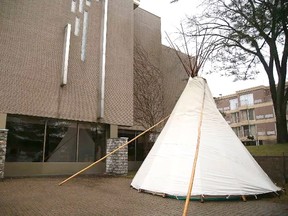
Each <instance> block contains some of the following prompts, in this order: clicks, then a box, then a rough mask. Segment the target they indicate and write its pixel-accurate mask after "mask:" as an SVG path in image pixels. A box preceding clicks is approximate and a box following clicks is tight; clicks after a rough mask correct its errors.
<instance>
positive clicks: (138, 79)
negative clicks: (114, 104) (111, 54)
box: [134, 40, 164, 154]
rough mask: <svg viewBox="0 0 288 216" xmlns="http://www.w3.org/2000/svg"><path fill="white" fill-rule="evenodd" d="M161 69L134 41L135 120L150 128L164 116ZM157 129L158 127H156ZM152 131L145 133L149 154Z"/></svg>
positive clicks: (145, 147)
mask: <svg viewBox="0 0 288 216" xmlns="http://www.w3.org/2000/svg"><path fill="white" fill-rule="evenodd" d="M161 80H162V79H161V71H160V70H159V68H158V67H156V66H155V65H154V64H153V63H152V61H151V60H150V59H149V55H148V53H147V52H146V50H145V49H144V48H143V46H142V45H141V44H140V43H139V42H138V41H137V40H135V42H134V120H135V122H136V123H137V124H139V125H141V126H143V127H144V128H149V127H151V126H153V125H154V124H156V123H157V122H159V121H160V120H161V119H162V118H163V114H164V107H163V106H164V104H163V92H162V81H161ZM156 130H157V129H156ZM151 133H155V130H154V131H151V132H149V133H147V134H145V137H144V139H145V146H144V151H145V154H147V153H148V152H149V151H150V149H151V147H152V145H153V140H151V139H150V138H151Z"/></svg>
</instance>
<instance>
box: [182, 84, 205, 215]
mask: <svg viewBox="0 0 288 216" xmlns="http://www.w3.org/2000/svg"><path fill="white" fill-rule="evenodd" d="M205 87H206V83H205V86H204V94H203V101H202V107H201V113H200V118H199V123H198V137H197V144H196V151H195V155H194V161H193V167H192V173H191V178H190V182H189V188H188V192H187V196H186V201H185V206H184V210H183V214H182V216H186V215H187V212H188V207H189V203H190V197H191V193H192V188H193V183H194V177H195V171H196V165H197V160H198V153H199V146H200V138H201V126H202V119H203V109H204V100H205Z"/></svg>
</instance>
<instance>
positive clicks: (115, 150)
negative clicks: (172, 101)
mask: <svg viewBox="0 0 288 216" xmlns="http://www.w3.org/2000/svg"><path fill="white" fill-rule="evenodd" d="M169 116H170V115H168V116H166V117H165V118H163V119H162V120H161V121H159V122H158V123H156V124H155V125H153V126H152V127H150V128H148V129H147V130H145V131H144V132H142V133H141V134H139V135H138V136H136V137H134V138H133V139H131V140H130V141H129V142H126V143H124V144H123V145H122V146H119V147H118V148H116V149H114V150H113V151H112V152H110V153H108V154H107V155H105V156H104V157H102V158H100V159H99V160H97V161H95V162H94V163H92V164H90V165H89V166H87V167H85V168H84V169H82V170H80V171H79V172H77V173H75V174H74V175H72V176H70V177H69V178H67V179H65V180H64V181H62V182H60V183H59V184H58V185H59V186H61V185H62V184H64V183H65V182H67V181H69V180H70V179H72V178H74V177H75V176H77V175H79V174H80V173H82V172H84V171H86V170H88V169H89V168H91V167H92V166H94V165H96V164H97V163H99V162H100V161H102V160H104V159H105V158H107V157H109V156H110V155H112V154H114V153H115V152H117V151H118V150H120V149H121V148H123V147H124V146H126V145H128V144H130V143H131V142H133V141H134V140H136V139H138V138H139V137H140V136H142V135H143V134H145V133H147V132H148V131H150V130H151V129H153V128H155V127H156V126H158V125H159V124H160V123H162V122H163V121H165V120H166V119H167V118H169Z"/></svg>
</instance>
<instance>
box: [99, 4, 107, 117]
mask: <svg viewBox="0 0 288 216" xmlns="http://www.w3.org/2000/svg"><path fill="white" fill-rule="evenodd" d="M103 10H104V13H103V17H102V28H101V29H102V34H101V39H102V40H101V64H100V67H101V68H100V73H101V74H100V103H99V118H103V117H104V98H105V73H106V44H107V27H108V0H104V8H103Z"/></svg>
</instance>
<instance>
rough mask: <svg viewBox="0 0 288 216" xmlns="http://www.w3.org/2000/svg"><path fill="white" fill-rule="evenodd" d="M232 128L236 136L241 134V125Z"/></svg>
mask: <svg viewBox="0 0 288 216" xmlns="http://www.w3.org/2000/svg"><path fill="white" fill-rule="evenodd" d="M232 130H233V131H234V133H235V134H236V136H238V137H240V136H241V130H240V127H233V128H232Z"/></svg>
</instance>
